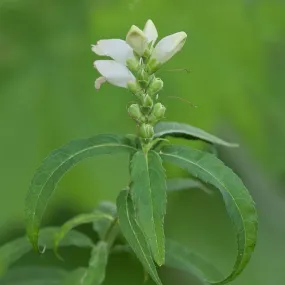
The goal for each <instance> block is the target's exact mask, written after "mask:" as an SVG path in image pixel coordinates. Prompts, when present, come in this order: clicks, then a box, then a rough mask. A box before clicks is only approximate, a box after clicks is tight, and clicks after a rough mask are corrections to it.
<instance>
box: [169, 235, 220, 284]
mask: <svg viewBox="0 0 285 285" xmlns="http://www.w3.org/2000/svg"><path fill="white" fill-rule="evenodd" d="M165 265H166V266H169V267H172V268H176V269H179V270H182V271H184V272H187V273H189V274H191V275H194V276H196V277H197V278H198V279H199V280H200V281H201V282H202V284H205V285H207V284H209V283H214V281H211V280H222V279H223V275H222V273H221V272H220V271H219V270H218V269H217V268H216V267H215V266H214V265H213V264H211V263H210V262H209V261H208V260H207V259H206V258H204V257H202V256H201V255H199V254H198V253H196V252H194V251H191V250H190V249H188V248H187V247H186V246H183V245H182V244H180V243H178V242H176V241H173V240H170V239H166V255H165Z"/></svg>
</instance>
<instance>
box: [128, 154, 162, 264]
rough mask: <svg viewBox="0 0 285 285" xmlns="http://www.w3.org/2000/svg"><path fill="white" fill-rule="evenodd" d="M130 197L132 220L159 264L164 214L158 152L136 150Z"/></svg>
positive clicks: (160, 163)
mask: <svg viewBox="0 0 285 285" xmlns="http://www.w3.org/2000/svg"><path fill="white" fill-rule="evenodd" d="M131 181H132V187H131V195H132V199H133V202H134V208H135V213H136V218H137V221H138V224H139V226H140V228H141V229H142V231H143V233H144V235H145V237H146V240H147V242H148V244H149V245H150V248H151V251H152V254H153V257H154V260H155V261H156V263H157V264H158V265H162V264H163V263H164V259H165V241H164V227H163V222H164V215H165V212H166V180H165V173H164V169H163V167H162V161H161V158H160V156H159V154H158V153H156V152H155V151H149V152H148V153H144V152H143V151H138V152H137V153H136V154H135V155H134V156H133V159H132V162H131Z"/></svg>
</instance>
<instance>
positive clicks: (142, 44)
mask: <svg viewBox="0 0 285 285" xmlns="http://www.w3.org/2000/svg"><path fill="white" fill-rule="evenodd" d="M126 42H127V43H128V44H129V45H130V46H131V47H132V48H133V50H134V51H135V52H136V53H137V54H138V55H140V56H141V55H143V54H144V52H145V50H146V48H147V38H146V36H145V34H144V32H143V31H142V30H141V29H140V28H138V27H137V26H135V25H133V26H131V28H130V30H129V32H128V34H127V37H126Z"/></svg>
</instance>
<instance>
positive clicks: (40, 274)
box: [0, 266, 67, 285]
mask: <svg viewBox="0 0 285 285" xmlns="http://www.w3.org/2000/svg"><path fill="white" fill-rule="evenodd" d="M66 275H67V273H66V272H65V271H64V270H62V269H59V268H53V267H39V266H28V267H20V268H14V269H11V270H9V271H8V273H7V275H5V277H4V278H1V279H0V285H61V284H62V281H63V280H64V278H65V276H66Z"/></svg>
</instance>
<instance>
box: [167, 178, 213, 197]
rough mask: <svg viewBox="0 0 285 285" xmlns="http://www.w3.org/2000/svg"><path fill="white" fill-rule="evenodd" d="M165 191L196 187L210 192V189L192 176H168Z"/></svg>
mask: <svg viewBox="0 0 285 285" xmlns="http://www.w3.org/2000/svg"><path fill="white" fill-rule="evenodd" d="M166 185H167V192H175V191H182V190H186V189H194V188H198V189H201V190H203V191H204V192H206V193H208V194H210V193H211V191H210V190H209V189H208V188H207V187H206V186H205V185H203V183H201V182H200V181H199V180H195V179H192V178H170V179H167V181H166Z"/></svg>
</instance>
